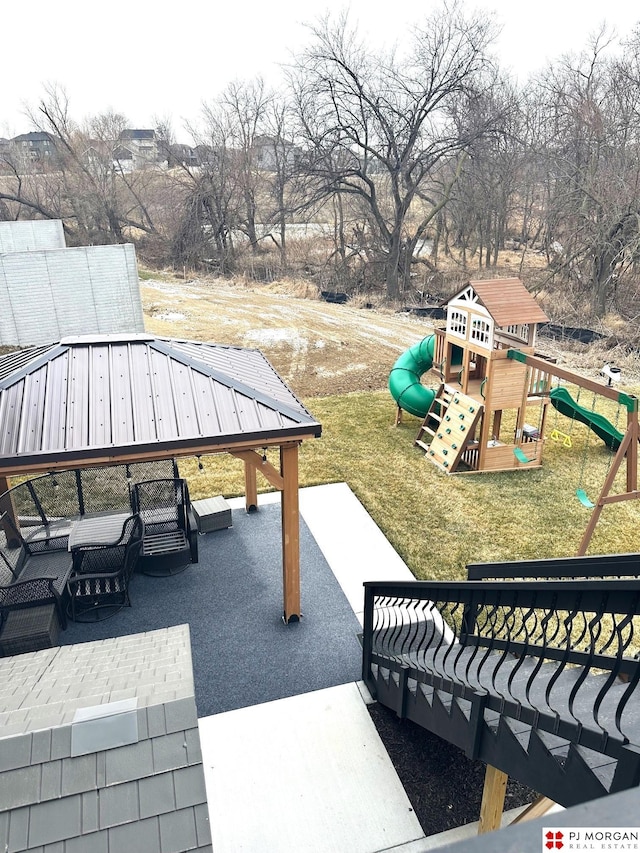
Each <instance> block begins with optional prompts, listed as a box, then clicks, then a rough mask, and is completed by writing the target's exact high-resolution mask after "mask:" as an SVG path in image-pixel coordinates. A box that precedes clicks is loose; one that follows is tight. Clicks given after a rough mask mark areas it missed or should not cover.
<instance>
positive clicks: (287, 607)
mask: <svg viewBox="0 0 640 853" xmlns="http://www.w3.org/2000/svg"><path fill="white" fill-rule="evenodd" d="M280 470H281V472H282V479H283V483H284V488H283V490H282V495H281V501H282V585H283V591H284V613H283V619H284V621H285V622H299V621H300V617H301V616H302V613H301V609H300V509H299V501H298V445H297V444H293V445H284V446H283V447H281V448H280Z"/></svg>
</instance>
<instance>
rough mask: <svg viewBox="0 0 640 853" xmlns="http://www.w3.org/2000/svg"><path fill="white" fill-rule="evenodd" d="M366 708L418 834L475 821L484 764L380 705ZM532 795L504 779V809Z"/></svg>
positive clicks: (523, 786) (513, 806)
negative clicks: (408, 806) (386, 753)
mask: <svg viewBox="0 0 640 853" xmlns="http://www.w3.org/2000/svg"><path fill="white" fill-rule="evenodd" d="M368 707H369V713H370V714H371V718H372V720H373V722H374V725H375V727H376V728H377V730H378V734H379V735H380V738H381V740H382V742H383V744H384V746H385V748H386V750H387V752H388V753H389V757H390V758H391V761H392V762H393V766H394V767H395V769H396V773H397V774H398V776H399V778H400V781H401V782H402V784H403V785H404V789H405V791H406V792H407V796H408V797H409V801H410V802H411V805H412V806H413V810H414V812H415V813H416V817H417V818H418V820H419V821H420V824H421V826H422V829H423V831H424V834H425V835H435V834H436V833H438V832H444V831H445V830H447V829H453V828H455V827H457V826H463V825H464V824H467V823H472V822H473V821H476V820H478V819H479V817H480V804H481V802H482V788H483V785H484V774H485V769H486V765H484V764H483V763H482V762H481V761H471V760H469V759H468V758H467V757H466V756H465V754H464V753H463V752H462V751H461V750H459V749H458V748H457V747H456V746H452V744H450V743H447V742H446V741H444V740H442V739H441V738H439V737H437V736H436V735H434V734H432V733H431V732H428V731H427V730H426V729H423V728H422V727H421V726H418V725H416V724H415V723H412V722H411V721H410V720H400V719H399V718H398V717H397V715H396V714H395V713H394V712H393V711H391V710H389V709H388V708H385V707H384V706H382V705H379V704H377V703H375V704H373V705H369V706H368ZM537 796H538V795H537V794H536V793H535V791H532V790H531V789H530V788H527V787H526V786H525V785H521V784H520V783H519V782H516V781H515V780H514V779H509V782H508V783H507V795H506V798H505V803H504V809H505V811H507V810H508V809H512V808H515V807H516V806H523V805H526V804H527V803H531V802H532V801H533V800H535V798H536V797H537Z"/></svg>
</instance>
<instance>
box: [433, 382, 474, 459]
mask: <svg viewBox="0 0 640 853" xmlns="http://www.w3.org/2000/svg"><path fill="white" fill-rule="evenodd" d="M482 409H483V407H482V405H481V404H479V403H478V401H477V400H474V399H473V397H467V396H466V395H465V394H461V393H460V392H458V391H456V392H455V393H453V394H452V395H451V399H450V402H449V405H448V406H447V408H446V409H445V410H444V411H443V413H442V419H441V421H440V428H439V429H438V430H437V431H436V433H435V435H434V436H433V439H432V441H431V444H430V446H429V449H428V451H427V457H428V458H429V459H430V460H431V462H433V463H434V465H437V466H438V468H441V469H442V470H443V471H446V472H447V473H448V474H451V473H452V472H453V471H455V470H456V467H457V466H458V463H459V462H460V459H461V457H462V454H463V452H464V449H465V447H466V444H467V442H468V440H469V438H470V437H471V436H473V434H474V431H475V427H476V425H477V423H478V420H479V419H480V416H481V415H482Z"/></svg>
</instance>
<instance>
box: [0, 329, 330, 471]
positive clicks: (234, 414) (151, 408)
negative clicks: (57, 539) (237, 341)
mask: <svg viewBox="0 0 640 853" xmlns="http://www.w3.org/2000/svg"><path fill="white" fill-rule="evenodd" d="M320 432H321V426H320V424H319V423H318V422H317V421H316V420H315V419H314V418H313V417H312V415H311V414H310V413H309V412H308V411H307V409H306V408H305V407H304V406H303V405H302V403H301V402H300V401H299V400H298V399H297V398H296V396H295V395H294V394H293V392H292V391H291V390H290V389H289V388H288V386H287V385H286V384H285V383H284V382H283V380H282V379H281V378H280V377H279V376H278V374H277V373H276V371H275V370H274V369H273V367H272V366H271V364H269V362H268V361H267V359H266V358H265V357H264V356H263V355H262V353H261V352H260V351H259V350H249V349H241V348H235V347H228V346H220V345H216V344H205V343H198V342H195V341H180V340H172V339H169V338H154V337H151V336H148V335H128V336H123V335H105V336H102V337H92V338H91V339H86V338H69V339H65V340H62V341H61V342H60V343H57V344H52V345H51V346H49V347H37V348H34V349H31V350H23V351H21V352H18V353H10V354H9V355H6V356H3V357H1V358H0V470H1V469H2V468H3V467H4V468H7V467H12V466H15V464H16V463H17V462H19V460H20V458H24V459H28V460H29V462H30V464H31V463H32V462H33V461H35V460H36V459H40V458H41V459H42V460H43V461H45V460H47V459H50V460H51V461H56V462H59V461H60V456H61V454H62V455H63V456H64V457H65V458H69V459H70V460H71V459H73V458H82V457H83V455H84V456H86V455H87V452H89V453H94V454H96V455H98V454H99V453H102V455H104V452H105V451H106V452H107V453H108V454H109V455H110V456H111V455H123V454H124V455H126V454H127V453H128V452H133V451H136V452H144V451H145V450H148V451H150V452H151V451H153V452H155V451H157V450H164V449H166V450H167V451H171V450H173V451H175V454H176V455H178V454H179V452H180V449H181V448H182V449H184V450H186V449H187V448H189V447H194V446H198V445H200V446H202V447H203V448H204V447H212V448H215V446H216V445H229V444H234V443H245V444H246V443H247V442H255V443H256V444H257V443H258V442H259V441H260V439H265V440H267V439H274V438H275V439H278V440H279V439H282V440H287V439H288V438H291V439H292V440H294V439H295V438H296V437H303V436H304V437H309V436H319V435H320Z"/></svg>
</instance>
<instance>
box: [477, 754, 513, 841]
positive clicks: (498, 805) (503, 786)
mask: <svg viewBox="0 0 640 853" xmlns="http://www.w3.org/2000/svg"><path fill="white" fill-rule="evenodd" d="M508 778H509V777H508V776H507V774H506V773H503V772H502V770H498V769H497V768H496V767H492V766H491V765H490V764H487V772H486V773H485V777H484V789H483V791H482V805H481V806H480V823H479V825H478V835H482V834H483V833H484V832H493V831H494V830H495V829H500V825H501V823H502V812H503V810H504V797H505V794H506V791H507V779H508Z"/></svg>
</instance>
